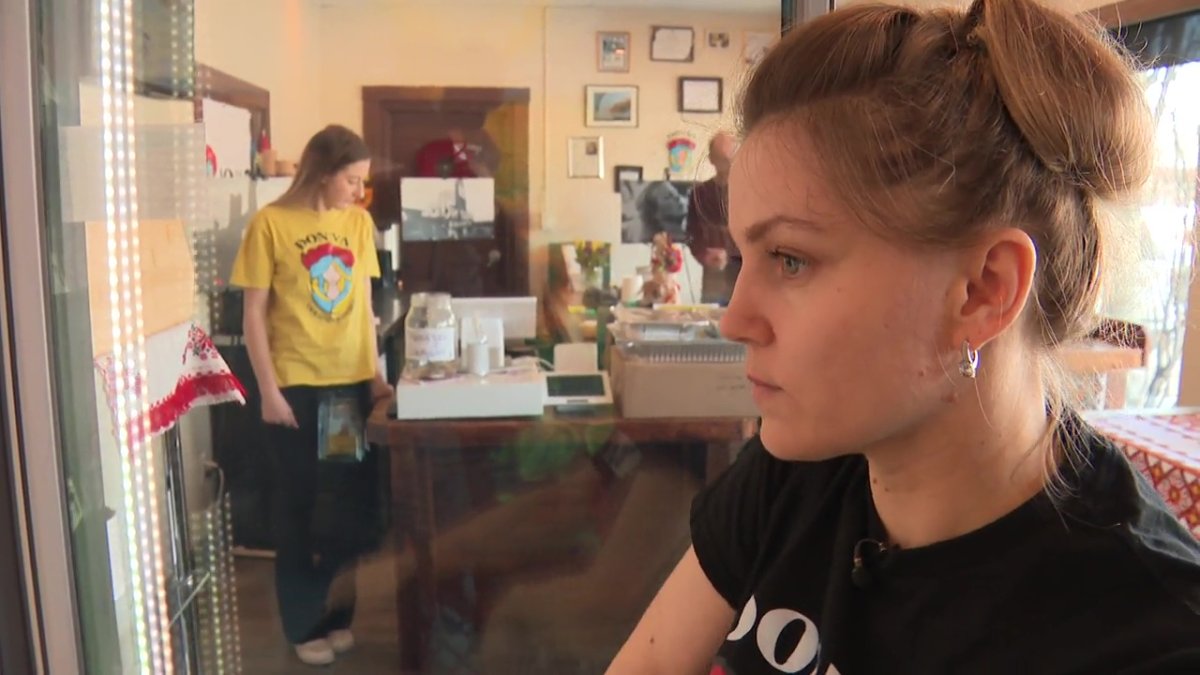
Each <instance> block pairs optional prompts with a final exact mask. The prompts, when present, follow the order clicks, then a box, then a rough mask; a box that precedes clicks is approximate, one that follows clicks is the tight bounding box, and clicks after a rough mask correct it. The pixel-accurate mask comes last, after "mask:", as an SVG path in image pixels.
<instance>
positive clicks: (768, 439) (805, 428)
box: [759, 416, 848, 462]
mask: <svg viewBox="0 0 1200 675" xmlns="http://www.w3.org/2000/svg"><path fill="white" fill-rule="evenodd" d="M820 426H821V425H815V424H812V423H809V422H802V421H800V420H796V419H790V420H788V421H786V422H785V421H783V420H780V419H772V418H771V417H768V416H764V417H763V420H762V430H761V431H760V432H759V436H760V438H761V439H762V443H763V447H765V448H766V449H767V452H769V453H771V455H772V456H773V457H775V458H776V459H780V460H783V461H785V462H820V461H823V460H826V459H832V458H834V457H839V456H841V455H845V454H848V453H847V452H846V451H845V450H844V449H842V448H840V447H839V446H837V445H836V444H833V443H829V442H825V441H822V440H821V439H820V438H816V437H814V436H813V435H812V432H813V431H815V430H816V429H818V428H820Z"/></svg>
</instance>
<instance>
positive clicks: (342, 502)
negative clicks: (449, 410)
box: [231, 125, 391, 665]
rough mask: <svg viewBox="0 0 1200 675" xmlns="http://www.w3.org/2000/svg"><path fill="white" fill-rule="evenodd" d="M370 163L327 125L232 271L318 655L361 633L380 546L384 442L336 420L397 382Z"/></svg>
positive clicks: (276, 500)
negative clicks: (365, 560) (361, 563)
mask: <svg viewBox="0 0 1200 675" xmlns="http://www.w3.org/2000/svg"><path fill="white" fill-rule="evenodd" d="M370 166H371V164H370V151H369V150H368V149H367V146H366V144H365V143H363V141H362V139H361V138H359V137H358V135H357V134H355V133H354V132H353V131H350V130H349V129H346V128H345V127H340V126H335V125H331V126H328V127H326V128H325V129H323V130H321V131H320V132H318V133H317V134H316V135H315V136H313V137H312V139H311V140H309V142H308V144H307V145H306V146H305V148H304V153H303V154H302V155H301V158H300V166H299V169H298V171H297V173H296V177H295V179H294V180H293V182H292V185H291V187H290V188H289V189H288V190H287V192H285V193H284V195H283V196H282V197H280V198H279V199H278V200H277V201H275V202H274V203H272V204H270V205H268V206H266V207H265V208H263V209H262V210H261V211H259V212H258V213H257V214H256V215H255V216H254V218H253V219H252V220H251V221H250V224H249V225H248V226H247V229H246V234H245V238H244V239H243V241H242V246H241V249H240V250H239V251H238V255H237V260H236V261H235V262H234V266H233V274H232V276H231V279H232V282H233V283H234V284H235V285H237V286H240V287H242V288H243V289H244V291H245V301H244V307H245V310H244V311H245V317H244V320H243V330H244V332H245V339H246V345H247V348H248V350H249V353H250V362H251V365H252V366H253V368H254V377H255V379H256V380H257V381H258V389H259V393H260V396H261V400H262V418H263V422H265V427H266V431H265V434H264V437H265V441H266V443H267V446H268V452H269V455H270V457H271V460H272V462H273V463H274V466H273V472H272V479H273V483H274V488H273V499H272V529H273V531H274V533H275V539H276V541H275V545H276V557H275V586H276V594H277V596H278V601H279V612H280V616H281V618H282V620H283V628H284V633H285V634H286V636H287V638H288V640H289V642H291V644H292V645H293V646H294V647H295V650H296V654H297V656H298V657H299V658H300V659H301V660H302V661H304V662H305V663H308V664H312V665H323V664H328V663H331V662H333V660H334V655H335V653H337V652H341V651H345V650H347V649H349V648H350V647H352V646H353V644H354V638H353V635H352V634H351V633H350V631H349V627H350V621H351V619H352V617H353V612H354V592H353V589H354V567H355V561H356V559H357V557H358V555H360V554H361V553H362V551H363V550H364V549H365V548H366V547H367V546H369V543H367V540H368V539H370V537H369V536H367V535H364V534H363V533H364V532H365V531H366V529H367V525H366V524H367V523H374V522H378V516H377V514H375V513H371V511H372V509H371V507H370V506H369V505H367V504H368V503H369V501H364V500H363V499H361V498H356V497H361V496H362V495H366V494H371V493H372V487H373V486H375V485H377V484H378V482H377V480H378V479H377V472H378V466H379V464H378V458H377V457H376V454H377V453H373V452H366V449H365V448H364V447H363V446H362V445H361V442H355V441H354V440H353V439H354V434H353V432H354V431H357V430H355V429H352V428H351V432H350V433H349V434H346V433H341V434H334V433H332V429H333V428H335V427H343V426H351V427H352V426H361V420H362V419H365V415H366V412H367V411H368V410H369V407H370V405H371V402H372V401H374V400H378V399H380V398H383V397H386V396H388V395H390V393H391V387H389V386H388V384H387V382H386V380H385V378H384V377H383V375H382V374H381V373H380V372H379V369H378V358H377V355H378V348H377V344H376V335H375V327H374V321H373V313H372V310H371V279H372V278H374V277H378V276H379V261H378V258H377V257H376V253H375V245H374V224H373V222H372V220H371V216H370V215H368V214H367V212H366V211H364V210H363V209H361V208H359V207H358V206H356V205H355V202H356V201H357V200H359V199H361V198H362V196H363V183H364V182H365V180H366V178H367V174H368V172H369V171H370ZM331 411H335V412H331ZM322 435H324V436H325V437H326V439H329V440H330V441H336V442H329V441H327V442H326V443H324V444H322V443H321V437H322ZM347 438H350V439H351V441H350V442H349V443H347ZM347 448H349V453H348V455H347V456H344V457H335V453H336V452H337V451H342V452H345V451H346V449H347ZM322 453H324V455H325V457H324V458H322V457H321V456H320V455H321V454H322ZM331 492H332V493H333V494H332V495H331V494H330V493H331ZM349 533H354V534H349ZM335 579H336V580H338V583H337V584H334V581H335Z"/></svg>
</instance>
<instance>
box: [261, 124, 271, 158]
mask: <svg viewBox="0 0 1200 675" xmlns="http://www.w3.org/2000/svg"><path fill="white" fill-rule="evenodd" d="M270 149H271V139H270V138H268V137H267V130H266V129H263V130H262V131H261V132H259V134H258V151H259V152H265V151H267V150H270Z"/></svg>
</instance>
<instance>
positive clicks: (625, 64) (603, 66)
mask: <svg viewBox="0 0 1200 675" xmlns="http://www.w3.org/2000/svg"><path fill="white" fill-rule="evenodd" d="M596 70H598V71H599V72H601V73H628V72H629V33H623V32H618V31H599V32H597V33H596Z"/></svg>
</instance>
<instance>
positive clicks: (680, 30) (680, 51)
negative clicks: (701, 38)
mask: <svg viewBox="0 0 1200 675" xmlns="http://www.w3.org/2000/svg"><path fill="white" fill-rule="evenodd" d="M695 43H696V31H695V29H693V28H690V27H688V26H651V27H650V60H651V61H674V62H676V63H691V62H692V59H693V57H694V54H695V51H696V44H695Z"/></svg>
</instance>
